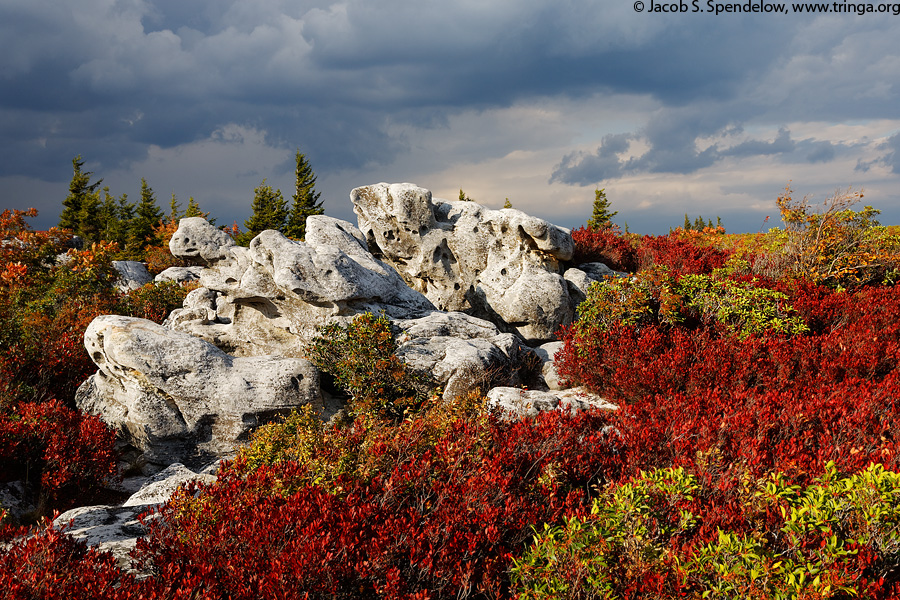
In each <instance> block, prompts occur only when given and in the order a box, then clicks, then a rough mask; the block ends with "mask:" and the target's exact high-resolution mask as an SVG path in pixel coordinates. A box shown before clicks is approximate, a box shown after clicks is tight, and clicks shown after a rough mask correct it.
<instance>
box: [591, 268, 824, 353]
mask: <svg viewBox="0 0 900 600" xmlns="http://www.w3.org/2000/svg"><path fill="white" fill-rule="evenodd" d="M786 299H787V295H786V294H784V293H782V292H778V291H775V290H771V289H768V288H765V287H762V286H761V285H760V284H759V282H758V281H757V280H756V279H750V280H745V281H738V280H734V279H727V278H726V279H722V278H719V277H713V276H710V275H682V276H681V277H678V278H676V277H674V276H672V275H670V273H669V270H668V269H666V268H664V267H654V268H651V269H648V270H646V271H640V272H638V273H637V274H636V275H635V276H634V277H631V278H616V277H608V278H606V279H605V280H604V281H600V282H596V283H593V284H591V286H590V287H589V288H588V293H587V298H586V299H585V301H584V302H583V303H582V304H580V305H579V307H578V311H579V315H580V316H579V319H578V321H577V322H576V323H575V325H574V329H575V331H576V335H579V336H582V337H590V336H592V335H594V334H595V333H597V332H598V331H603V330H606V329H608V328H609V327H610V326H611V325H613V324H615V323H620V324H622V325H633V326H642V325H660V326H677V325H689V324H693V325H694V326H697V325H704V326H711V327H719V328H721V329H724V330H725V331H728V332H732V333H735V334H736V335H738V336H739V337H740V338H746V337H747V336H749V335H753V334H762V333H784V334H789V335H795V334H799V333H803V332H805V331H808V328H807V327H806V325H805V324H804V323H803V321H802V320H801V319H800V318H799V316H797V315H794V314H792V313H793V308H792V307H791V306H790V305H789V304H787V303H786V302H785V300H786Z"/></svg>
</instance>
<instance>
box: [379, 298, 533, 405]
mask: <svg viewBox="0 0 900 600" xmlns="http://www.w3.org/2000/svg"><path fill="white" fill-rule="evenodd" d="M396 324H397V325H398V326H399V327H400V329H401V330H402V331H403V334H402V336H401V337H400V339H399V340H398V341H399V348H398V351H397V354H398V356H400V358H402V359H403V361H404V362H406V363H407V364H408V365H410V366H411V367H413V368H414V369H418V370H420V371H424V372H426V373H429V374H430V375H431V376H432V377H434V379H435V380H436V381H437V382H438V383H439V384H440V385H441V386H442V387H443V397H444V398H445V399H450V398H456V397H458V396H461V395H464V394H466V393H467V392H468V391H469V390H472V389H474V388H480V389H481V390H482V391H484V390H488V389H490V388H491V387H494V386H497V385H510V386H511V385H520V384H522V383H525V382H526V381H529V380H531V379H532V378H533V377H534V376H535V373H534V370H535V367H536V366H537V364H538V361H537V357H536V356H534V355H533V354H532V353H531V349H530V348H528V347H527V346H525V345H524V344H522V343H521V342H520V341H519V339H518V338H517V337H516V336H514V335H512V334H511V333H500V331H499V330H498V329H497V327H496V325H494V324H493V323H490V322H488V321H485V320H483V319H478V318H475V317H472V316H469V315H466V314H463V313H461V312H447V313H444V312H434V313H432V314H430V315H428V316H426V317H422V318H419V319H408V320H401V321H397V322H396Z"/></svg>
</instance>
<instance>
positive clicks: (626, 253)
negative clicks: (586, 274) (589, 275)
mask: <svg viewBox="0 0 900 600" xmlns="http://www.w3.org/2000/svg"><path fill="white" fill-rule="evenodd" d="M572 239H573V240H574V241H575V254H574V256H573V257H572V262H573V263H574V264H576V265H580V264H582V263H589V262H602V263H603V264H605V265H606V266H607V267H609V268H610V269H613V270H615V271H626V272H628V273H633V272H635V271H636V270H637V267H638V261H637V252H636V250H635V248H634V245H633V244H632V242H631V240H630V239H629V238H627V237H624V236H622V234H621V232H620V231H619V228H618V227H616V226H615V225H614V226H612V227H606V228H603V229H588V228H587V227H579V228H578V229H573V230H572Z"/></svg>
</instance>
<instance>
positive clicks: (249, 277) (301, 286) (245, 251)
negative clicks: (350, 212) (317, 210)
mask: <svg viewBox="0 0 900 600" xmlns="http://www.w3.org/2000/svg"><path fill="white" fill-rule="evenodd" d="M219 234H221V235H225V234H224V233H223V232H221V231H219V230H218V229H216V228H215V227H213V226H212V225H210V224H209V223H207V222H206V221H204V220H203V219H199V218H196V217H195V218H191V219H182V221H181V225H180V226H179V229H178V231H176V233H175V235H174V236H173V237H172V242H171V243H170V244H169V247H170V249H171V250H172V252H173V253H174V254H175V255H176V256H179V257H182V258H192V259H199V260H202V261H204V262H205V263H206V264H207V267H206V268H204V269H202V271H201V276H200V285H201V286H202V287H201V288H200V289H198V290H194V292H192V293H191V294H190V295H189V296H188V298H187V299H186V300H185V302H184V308H183V309H180V310H176V311H174V312H173V313H172V314H171V315H170V317H169V320H168V321H167V323H166V324H167V326H169V327H172V328H173V329H177V330H179V331H184V332H187V333H190V334H192V335H195V336H197V337H200V338H203V339H205V340H207V341H209V342H210V343H212V344H215V345H216V346H217V347H219V348H221V349H223V350H225V351H226V352H229V353H232V354H234V355H236V356H257V355H262V354H279V355H282V356H299V355H300V354H301V353H302V349H303V345H304V344H305V343H306V342H308V341H309V340H310V339H312V337H313V336H314V335H315V333H316V328H317V327H319V326H321V325H324V324H326V323H328V322H330V321H334V320H338V321H340V320H349V319H351V318H352V317H353V316H355V315H357V314H361V313H364V312H372V313H375V314H380V313H384V314H386V315H388V316H390V317H393V318H409V317H415V316H421V315H424V314H427V313H429V312H431V311H433V310H434V306H433V305H432V304H431V302H429V301H428V299H427V298H425V296H423V295H422V294H420V293H418V292H415V291H413V290H412V289H411V288H410V287H409V286H407V285H406V283H405V282H404V281H403V279H402V278H401V277H400V276H399V275H398V274H397V272H396V271H395V270H394V269H393V268H392V267H390V266H389V265H387V264H385V263H384V262H382V261H380V260H377V259H376V258H375V257H374V256H373V255H372V254H371V253H370V252H369V251H368V250H367V249H366V247H365V239H364V238H363V236H362V234H361V233H360V232H359V230H357V229H356V227H354V226H353V225H352V224H350V223H347V222H346V221H341V220H339V219H333V218H331V217H324V216H316V217H310V218H309V219H308V220H307V236H306V238H307V241H306V242H295V241H292V240H289V239H288V238H286V237H284V236H283V235H282V234H281V233H279V232H277V231H264V232H262V233H260V234H259V235H258V236H256V237H255V238H254V239H253V240H252V242H251V243H250V247H249V248H244V247H241V246H235V245H234V242H233V241H232V240H231V238H230V237H228V236H227V235H225V237H226V238H228V240H227V241H226V240H224V239H222V238H221V236H220V235H219ZM216 241H219V242H221V243H222V245H220V246H215V243H216Z"/></svg>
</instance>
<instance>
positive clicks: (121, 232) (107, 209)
mask: <svg viewBox="0 0 900 600" xmlns="http://www.w3.org/2000/svg"><path fill="white" fill-rule="evenodd" d="M133 217H134V205H133V204H131V203H130V202H128V196H127V195H126V194H122V196H121V197H120V198H118V199H117V198H116V197H115V196H113V195H112V194H110V193H109V186H106V187H104V188H103V202H101V203H100V208H99V210H98V218H97V221H98V225H99V229H100V238H101V239H103V240H105V241H107V242H116V243H117V244H118V245H119V248H120V249H124V248H125V246H126V244H127V243H128V231H129V229H130V227H131V219H132V218H133Z"/></svg>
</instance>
